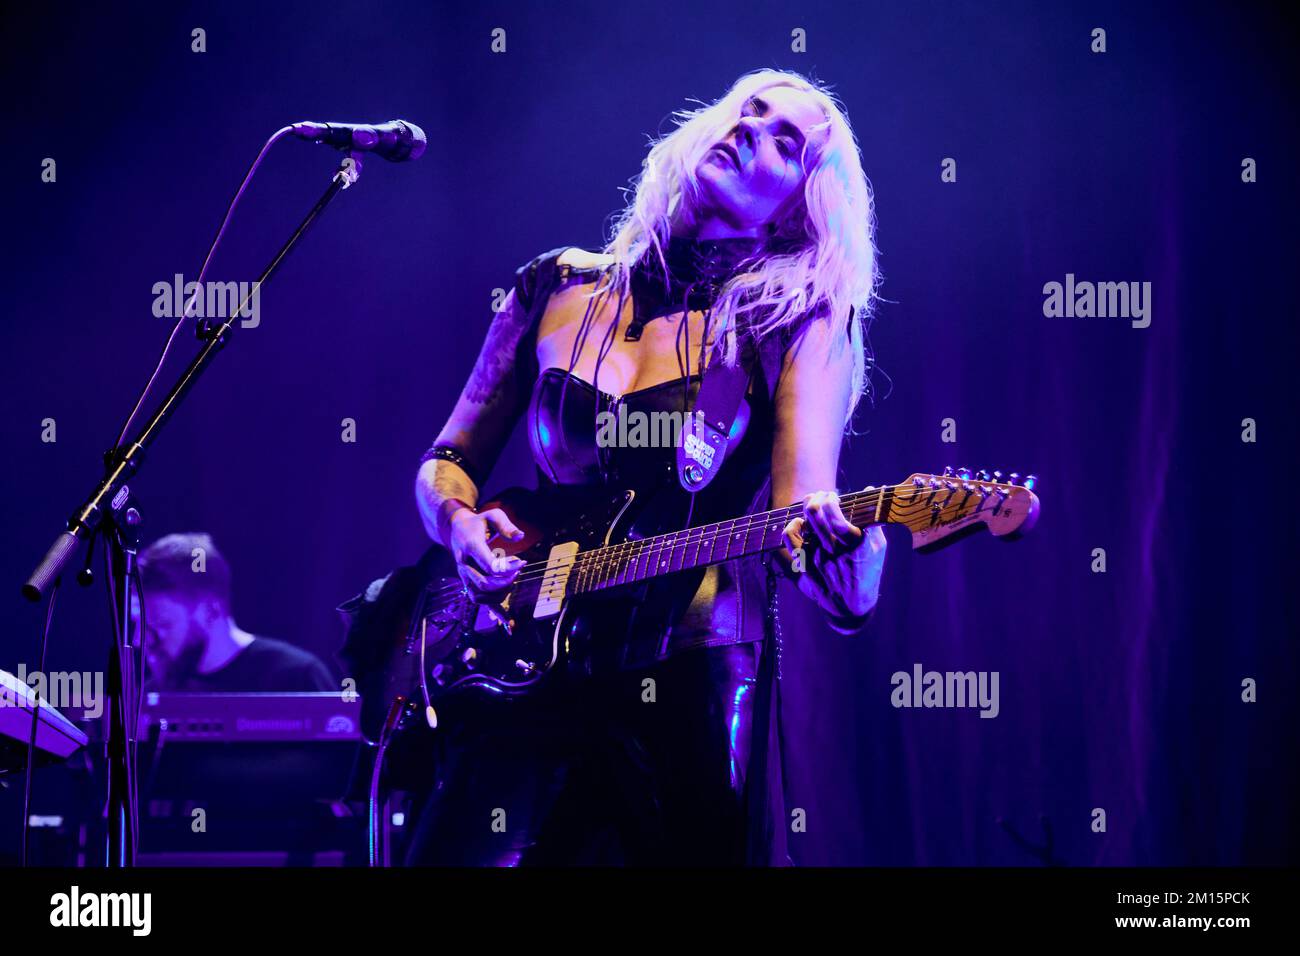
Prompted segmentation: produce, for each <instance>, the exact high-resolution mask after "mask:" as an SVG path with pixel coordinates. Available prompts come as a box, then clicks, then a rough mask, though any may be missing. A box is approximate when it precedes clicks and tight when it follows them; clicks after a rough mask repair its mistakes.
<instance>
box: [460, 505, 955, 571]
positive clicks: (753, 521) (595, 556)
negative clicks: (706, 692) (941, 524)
mask: <svg viewBox="0 0 1300 956" xmlns="http://www.w3.org/2000/svg"><path fill="white" fill-rule="evenodd" d="M893 487H894V488H913V487H915V486H914V485H895V486H893ZM876 490H877V489H873V490H872V491H868V492H855V493H853V494H852V495H845V496H843V497H842V498H841V499H840V502H841V504H844V503H846V502H847V503H848V505H849V511H850V513H851V515H846V517H850V516H852V517H855V518H856V517H858V516H859V513H860V512H861V511H863V510H866V509H862V508H861V507H860V506H861V505H863V504H867V505H868V507H871V506H874V504H875V502H874V501H873V502H863V501H861V500H855V499H860V498H861V497H863V496H865V495H873V494H874V492H875V491H876ZM912 509H915V510H912ZM925 509H926V504H925V502H924V501H921V502H901V503H899V504H898V505H897V506H895V507H892V508H891V512H890V513H891V515H894V516H899V517H902V518H904V519H908V518H911V517H915V516H917V515H919V514H920V513H921V512H922V511H924V510H925ZM801 510H802V506H801V505H800V506H791V507H790V508H787V509H778V510H776V511H772V512H765V513H763V514H760V515H749V516H744V517H742V518H737V519H734V520H735V522H736V523H735V524H734V525H733V526H732V528H731V529H727V535H728V536H730V535H736V536H739V535H741V534H744V535H746V536H748V535H749V534H750V533H752V532H753V531H754V530H755V529H756V528H758V527H760V526H763V525H766V524H767V523H768V520H770V519H774V518H775V519H778V521H779V517H778V516H788V518H793V517H798V516H799V514H798V513H799V512H800V511H801ZM944 510H946V509H944ZM978 510H979V509H977V510H976V511H973V512H971V514H976V513H978ZM760 519H761V520H760ZM785 523H787V524H788V523H789V521H788V520H787V521H786V522H785ZM900 523H903V524H906V523H907V522H906V520H904V521H902V522H900ZM724 524H726V522H725V521H724V522H715V523H714V524H711V525H701V526H699V527H697V528H689V529H684V530H683V531H677V532H670V533H668V534H666V535H659V536H656V537H654V538H644V539H639V540H637V541H627V542H619V543H618V544H614V545H607V546H605V547H602V548H598V549H595V550H592V551H587V552H580V553H579V554H578V555H576V556H575V558H574V560H573V562H572V563H570V564H567V565H560V566H558V567H556V568H554V569H552V568H551V567H550V564H549V561H537V562H531V563H529V564H527V565H525V566H524V568H523V569H521V571H520V573H519V575H518V576H517V577H516V578H515V580H514V581H513V582H511V585H510V588H511V590H513V589H514V588H515V587H517V586H519V585H523V584H530V583H532V582H534V581H540V580H542V579H544V578H545V576H546V574H547V573H552V572H555V573H557V576H558V572H559V571H561V570H563V569H565V568H567V569H569V576H570V577H571V578H572V577H576V576H578V575H579V572H581V571H591V570H600V569H603V568H611V567H613V566H614V565H615V564H616V563H617V562H619V561H620V560H622V559H625V558H628V557H631V556H632V555H635V559H636V560H640V559H641V558H642V557H652V558H657V557H659V556H661V555H663V554H670V553H671V552H672V551H674V550H676V549H677V548H689V547H690V545H691V544H692V543H696V544H698V543H701V542H702V541H703V538H704V535H702V534H701V535H696V536H695V537H687V538H686V539H685V540H680V541H675V540H673V539H674V538H676V537H678V536H681V535H689V534H690V533H691V532H694V531H707V530H708V529H710V528H717V529H718V530H719V531H721V530H722V528H721V525H724ZM782 527H783V528H784V524H783V525H782ZM716 540H717V539H716V537H715V541H716ZM637 545H640V546H641V547H639V548H636V547H634V546H637ZM757 550H767V548H766V547H765V548H760V549H757ZM699 553H700V551H698V550H697V552H696V559H695V560H696V561H698V556H699ZM725 560H727V557H722V558H719V559H718V562H721V561H725ZM692 563H693V564H694V562H692ZM706 563H709V564H712V563H717V562H714V561H712V560H710V561H709V562H706ZM629 566H630V563H629ZM696 566H698V565H696ZM676 570H684V569H676ZM625 583H629V582H618V581H613V580H611V581H607V582H601V584H602V585H603V586H617V585H621V584H625ZM596 589H598V588H596ZM459 590H461V588H460V585H459V584H452V585H450V586H448V587H446V588H444V590H443V592H442V593H443V594H444V595H450V594H454V593H456V592H457V591H459ZM593 590H594V589H593Z"/></svg>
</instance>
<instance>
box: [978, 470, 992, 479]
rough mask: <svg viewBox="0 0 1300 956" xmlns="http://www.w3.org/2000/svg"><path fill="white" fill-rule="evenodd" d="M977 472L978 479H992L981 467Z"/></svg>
mask: <svg viewBox="0 0 1300 956" xmlns="http://www.w3.org/2000/svg"><path fill="white" fill-rule="evenodd" d="M978 474H979V476H980V481H992V480H993V476H992V475H990V474H989V473H988V472H987V471H985V470H984V469H983V468H981V469H980V470H979V472H978Z"/></svg>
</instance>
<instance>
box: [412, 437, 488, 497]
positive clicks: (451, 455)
mask: <svg viewBox="0 0 1300 956" xmlns="http://www.w3.org/2000/svg"><path fill="white" fill-rule="evenodd" d="M435 458H438V459H441V460H442V461H449V462H451V463H452V464H453V465H455V466H456V467H458V468H459V469H460V470H461V471H463V472H465V474H466V475H468V476H469V480H470V481H472V482H474V487H476V488H481V487H483V484H482V481H481V480H480V477H479V472H478V469H477V468H475V467H474V466H473V465H471V464H470V463H469V459H467V458H466V457H465V455H464V453H463V452H461V450H460V449H459V448H456V447H454V446H452V445H438V444H435V445H433V447H431V448H430V449H429V450H428V451H426V452H425V453H424V454H423V455H421V456H420V464H421V465H423V464H424V463H425V462H426V461H432V460H433V459H435Z"/></svg>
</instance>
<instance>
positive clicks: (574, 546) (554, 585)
mask: <svg viewBox="0 0 1300 956" xmlns="http://www.w3.org/2000/svg"><path fill="white" fill-rule="evenodd" d="M577 555H578V542H576V541H569V542H566V543H564V544H557V545H556V546H555V547H553V548H551V553H550V554H549V555H548V556H547V558H546V570H545V571H543V572H542V586H541V589H540V590H539V591H538V592H537V604H536V605H535V606H534V607H533V618H534V619H536V620H539V621H540V620H544V619H545V618H548V617H555V615H557V614H559V613H560V606H561V605H562V604H563V603H564V596H565V594H567V593H568V589H569V574H570V573H571V572H572V570H573V562H574V559H575V558H576V557H577Z"/></svg>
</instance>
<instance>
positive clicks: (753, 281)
mask: <svg viewBox="0 0 1300 956" xmlns="http://www.w3.org/2000/svg"><path fill="white" fill-rule="evenodd" d="M782 86H783V87H791V88H793V89H796V90H799V91H801V92H803V93H805V94H806V95H808V96H809V97H811V98H812V100H813V101H814V102H815V103H816V104H817V105H818V106H819V107H820V108H821V111H822V114H823V115H824V117H825V120H824V121H823V122H821V123H819V124H817V125H816V126H814V127H813V128H812V129H811V130H808V131H807V133H808V135H807V137H806V142H805V143H804V148H803V155H802V157H801V161H802V165H803V168H804V170H806V176H805V179H804V184H803V196H802V202H799V203H797V204H796V206H795V207H794V208H792V209H791V210H790V211H789V212H788V213H787V214H786V215H785V217H784V219H783V220H782V221H780V222H776V223H771V224H770V225H769V229H770V230H771V231H770V233H769V235H768V245H769V247H770V248H772V249H773V250H774V251H773V252H772V253H771V254H768V255H766V256H764V257H763V258H762V259H761V260H759V261H758V262H757V264H756V267H754V268H750V269H748V270H747V271H744V272H742V273H741V274H739V275H736V276H734V277H732V278H731V279H730V280H729V281H728V282H727V284H726V285H725V286H724V287H723V288H722V290H721V291H720V292H719V294H718V296H717V299H716V301H715V302H714V304H713V306H712V308H711V310H710V312H711V324H713V323H716V326H715V328H716V330H717V332H718V333H719V334H722V335H724V336H725V339H724V342H725V345H726V351H725V359H726V362H727V364H734V363H735V361H736V360H737V355H738V353H739V349H738V348H737V342H736V328H737V326H738V319H739V318H740V317H742V316H744V317H745V318H746V319H747V324H748V325H749V327H750V328H751V329H752V330H753V332H754V333H755V334H756V335H759V336H762V335H765V334H767V333H770V332H773V331H776V330H778V329H784V328H791V329H793V328H795V327H797V326H798V325H799V324H800V323H801V322H803V321H804V320H805V319H807V318H808V317H809V316H817V317H819V318H824V319H826V320H827V321H829V322H830V323H831V327H832V328H831V331H832V334H833V339H832V340H833V341H834V340H838V341H841V342H842V341H844V338H840V336H844V337H846V338H847V340H848V341H849V343H850V345H851V348H852V352H853V372H852V385H853V390H852V398H851V400H850V405H849V410H848V419H851V418H852V415H853V411H854V409H855V408H856V406H857V403H858V401H859V399H860V398H861V396H862V395H863V394H865V393H867V392H868V390H869V384H870V383H869V381H868V374H867V363H868V361H869V359H870V356H869V355H868V353H867V346H866V341H865V340H866V325H867V323H868V322H869V321H870V318H871V315H872V314H873V312H874V307H875V302H876V298H877V289H878V287H879V284H880V274H879V270H878V267H877V263H876V259H877V255H878V253H877V250H876V245H875V230H876V222H875V202H874V198H873V196H872V190H871V184H870V183H869V182H868V181H867V177H866V174H865V173H864V172H863V170H862V159H861V154H860V151H859V148H858V143H857V138H856V137H855V136H854V133H853V130H852V128H851V127H850V126H849V123H848V119H847V118H846V116H845V115H844V111H843V108H842V106H841V105H840V103H839V101H838V99H837V98H836V96H835V95H834V94H833V93H832V92H831V91H830V90H829V89H828V88H827V87H825V86H823V85H821V84H818V83H814V82H811V81H809V80H807V79H805V78H804V77H803V76H801V75H800V74H798V73H794V72H790V71H786V70H776V69H761V70H754V71H752V72H749V73H746V74H744V75H743V76H741V77H740V78H739V79H738V80H736V82H735V83H734V84H733V85H732V87H731V89H730V90H728V91H727V93H726V94H725V95H723V96H722V97H721V98H720V99H718V100H717V101H716V102H714V103H712V104H703V105H701V106H700V107H699V108H698V109H693V110H676V111H674V113H673V114H672V115H673V117H674V118H675V119H676V122H677V127H676V129H674V130H672V131H671V132H669V133H667V134H666V135H664V136H662V137H660V138H659V139H658V140H656V141H654V142H653V143H652V145H651V148H650V151H649V153H648V154H647V155H646V157H645V160H644V161H643V163H642V168H641V173H640V174H639V175H638V176H637V177H636V179H635V180H634V181H633V187H632V190H631V193H632V197H631V201H630V202H629V203H628V204H627V207H626V208H625V209H624V210H623V211H622V212H621V213H620V214H618V215H617V216H616V217H615V219H614V222H613V225H612V227H611V230H610V233H611V236H612V238H611V239H610V240H609V242H608V244H607V245H606V246H605V248H604V250H603V252H604V254H605V255H608V256H612V257H613V262H612V263H611V264H610V267H609V268H610V273H609V275H610V278H611V285H606V283H598V286H601V287H604V288H605V290H606V291H608V290H609V289H610V288H613V289H616V290H617V291H618V293H619V301H620V302H622V301H624V300H625V298H626V296H627V295H629V294H630V270H631V267H632V266H633V265H635V264H636V263H637V262H640V261H641V259H642V257H643V256H644V255H646V254H647V252H648V251H650V250H651V249H653V251H654V254H656V255H657V256H658V257H659V261H660V263H661V264H663V266H664V269H665V270H666V269H667V263H666V262H665V258H664V248H665V246H666V244H667V241H668V238H669V236H671V235H672V233H673V227H674V226H675V225H678V224H679V223H682V222H685V221H688V220H689V218H690V216H691V213H692V211H693V210H695V209H698V208H700V205H701V200H702V195H703V194H702V189H701V186H700V183H699V180H698V177H697V176H696V172H695V170H696V167H697V166H698V165H699V163H700V160H701V159H702V158H703V157H704V154H705V153H706V152H708V150H709V148H710V147H711V146H713V144H714V143H716V142H718V141H719V140H720V139H722V138H723V137H724V136H726V135H727V133H729V132H730V131H731V130H732V129H733V128H734V127H735V125H736V122H737V119H738V117H739V116H740V114H741V108H742V106H743V105H744V104H745V103H746V102H747V101H748V100H749V98H750V97H751V96H754V95H755V94H757V93H759V92H761V91H762V90H765V89H770V88H772V87H782ZM696 102H699V101H696ZM774 240H775V241H774ZM776 250H779V251H776ZM599 291H600V290H599V289H598V290H595V291H593V293H591V294H592V295H595V294H597V293H598V292H599ZM751 313H752V314H751ZM848 419H846V421H845V425H846V426H847V425H848Z"/></svg>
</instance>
